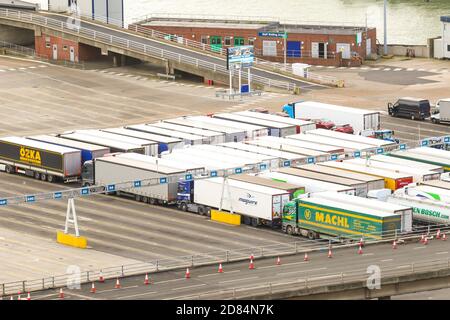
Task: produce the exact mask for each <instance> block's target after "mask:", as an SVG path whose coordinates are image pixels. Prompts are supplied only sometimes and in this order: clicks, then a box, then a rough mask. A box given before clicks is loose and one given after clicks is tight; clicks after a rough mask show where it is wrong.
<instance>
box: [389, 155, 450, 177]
mask: <svg viewBox="0 0 450 320" xmlns="http://www.w3.org/2000/svg"><path fill="white" fill-rule="evenodd" d="M411 150H414V149H409V150H406V151H397V152H391V153H389V154H388V156H392V157H396V158H402V159H407V160H413V161H419V162H423V163H428V164H433V165H436V166H440V167H442V168H443V169H444V172H450V160H448V159H444V158H439V157H437V156H434V155H427V154H423V153H417V152H413V151H411Z"/></svg>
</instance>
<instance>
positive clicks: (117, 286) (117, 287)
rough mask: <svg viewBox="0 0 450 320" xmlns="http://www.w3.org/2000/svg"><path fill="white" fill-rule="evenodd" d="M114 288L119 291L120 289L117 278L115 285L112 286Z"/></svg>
mask: <svg viewBox="0 0 450 320" xmlns="http://www.w3.org/2000/svg"><path fill="white" fill-rule="evenodd" d="M114 288H115V289H120V288H121V286H120V281H119V278H117V280H116V285H115V286H114Z"/></svg>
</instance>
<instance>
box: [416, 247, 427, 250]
mask: <svg viewBox="0 0 450 320" xmlns="http://www.w3.org/2000/svg"><path fill="white" fill-rule="evenodd" d="M425 248H426V247H415V248H413V249H414V250H417V249H425Z"/></svg>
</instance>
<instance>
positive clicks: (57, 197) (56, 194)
mask: <svg viewBox="0 0 450 320" xmlns="http://www.w3.org/2000/svg"><path fill="white" fill-rule="evenodd" d="M53 198H54V199H61V198H62V193H61V192H55V194H54V195H53Z"/></svg>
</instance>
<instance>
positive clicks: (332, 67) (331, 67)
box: [327, 66, 336, 69]
mask: <svg viewBox="0 0 450 320" xmlns="http://www.w3.org/2000/svg"><path fill="white" fill-rule="evenodd" d="M327 68H328V69H335V68H336V67H335V66H329V67H327Z"/></svg>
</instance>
